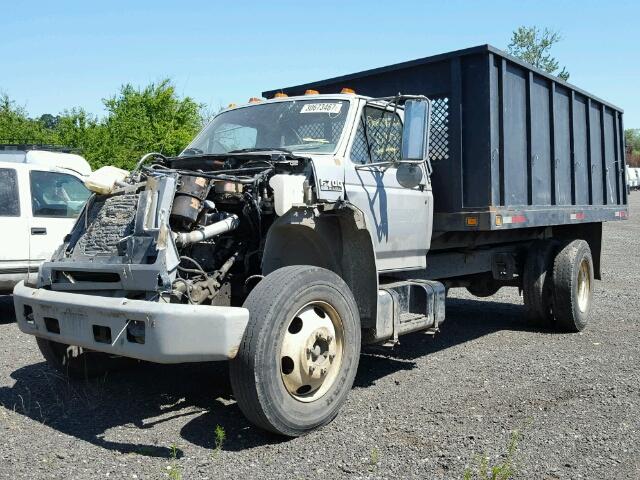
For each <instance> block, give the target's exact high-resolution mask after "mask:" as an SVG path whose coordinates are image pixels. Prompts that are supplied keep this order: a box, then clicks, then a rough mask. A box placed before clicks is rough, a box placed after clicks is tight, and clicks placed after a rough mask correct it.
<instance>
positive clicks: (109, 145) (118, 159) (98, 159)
mask: <svg viewBox="0 0 640 480" xmlns="http://www.w3.org/2000/svg"><path fill="white" fill-rule="evenodd" d="M103 102H104V105H105V107H106V109H107V112H108V113H107V117H106V118H105V119H104V120H103V121H102V122H101V123H100V127H101V128H100V129H98V130H99V131H98V132H95V134H96V135H97V136H98V138H97V139H96V142H97V144H96V145H95V147H96V148H99V150H98V151H96V152H92V154H91V156H92V160H93V163H94V164H96V165H104V164H110V165H116V166H119V167H122V168H129V169H130V168H132V167H133V166H134V165H135V163H136V162H137V161H138V159H139V158H140V157H141V156H142V155H143V154H144V153H147V152H151V151H158V152H160V153H163V154H165V155H176V154H178V153H179V152H180V150H182V149H183V148H184V147H185V146H186V145H187V143H189V141H190V140H191V139H192V138H193V137H194V135H195V134H196V133H197V132H198V130H200V128H201V125H202V120H201V117H200V111H201V109H202V105H200V104H198V103H196V102H195V101H194V100H193V99H192V98H190V97H184V98H179V97H178V95H177V94H176V90H175V87H174V85H173V84H172V83H171V81H170V80H169V79H164V80H162V81H160V82H159V83H152V84H150V85H148V86H147V87H145V88H142V89H138V88H135V87H133V86H132V85H130V84H127V85H124V86H122V87H121V89H120V92H119V93H118V94H117V95H114V96H113V97H110V98H107V99H105V100H103ZM87 153H88V152H87Z"/></svg>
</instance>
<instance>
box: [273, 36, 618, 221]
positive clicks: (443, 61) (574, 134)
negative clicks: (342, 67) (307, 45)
mask: <svg viewBox="0 0 640 480" xmlns="http://www.w3.org/2000/svg"><path fill="white" fill-rule="evenodd" d="M343 87H349V88H353V89H355V90H356V92H357V93H359V94H362V95H368V96H373V97H380V96H391V95H395V94H397V93H398V92H401V93H407V94H423V95H426V96H428V97H429V98H431V100H432V101H433V111H432V112H433V113H432V124H431V139H430V149H431V154H430V156H431V162H432V164H433V168H434V173H433V176H432V183H433V194H434V199H435V207H434V208H435V219H434V230H436V231H456V230H460V231H465V230H466V231H468V230H485V231H486V230H501V229H508V228H522V227H539V226H545V225H561V224H570V223H587V222H601V221H606V220H617V219H623V218H626V217H627V214H628V209H627V193H626V181H625V178H624V175H625V172H624V134H623V132H624V130H623V124H622V110H621V109H620V108H618V107H616V106H614V105H611V104H609V103H607V102H605V101H603V100H601V99H599V98H597V97H594V96H593V95H590V94H589V93H587V92H584V91H583V90H580V89H578V88H576V87H574V86H572V85H570V84H568V83H565V82H563V81H562V80H560V79H558V78H557V77H554V76H551V75H549V74H547V73H545V72H542V71H541V70H538V69H536V68H533V67H531V66H530V65H528V64H526V63H524V62H522V61H520V60H518V59H516V58H514V57H511V56H510V55H508V54H506V53H504V52H502V51H500V50H498V49H496V48H494V47H491V46H489V45H483V46H479V47H473V48H469V49H465V50H459V51H455V52H451V53H446V54H442V55H436V56H432V57H427V58H422V59H419V60H413V61H410V62H405V63H399V64H396V65H391V66H388V67H382V68H377V69H374V70H368V71H365V72H360V73H354V74H351V75H345V76H342V77H336V78H331V79H328V80H322V81H318V82H313V83H308V84H305V85H299V86H295V87H289V88H283V89H279V90H272V91H267V92H264V93H263V95H264V96H265V97H267V98H271V97H273V95H274V94H275V93H276V92H284V93H287V94H289V95H301V94H303V93H304V91H305V90H306V89H308V88H313V89H316V90H318V91H319V92H320V93H336V92H339V91H340V90H341V89H342V88H343Z"/></svg>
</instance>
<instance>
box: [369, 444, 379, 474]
mask: <svg viewBox="0 0 640 480" xmlns="http://www.w3.org/2000/svg"><path fill="white" fill-rule="evenodd" d="M379 462H380V451H379V450H378V447H373V448H372V449H371V453H370V454H369V470H370V471H373V470H375V469H376V468H378V463H379Z"/></svg>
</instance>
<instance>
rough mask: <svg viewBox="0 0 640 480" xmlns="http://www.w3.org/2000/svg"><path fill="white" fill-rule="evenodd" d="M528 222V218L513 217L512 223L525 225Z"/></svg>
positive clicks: (521, 216) (522, 216)
mask: <svg viewBox="0 0 640 480" xmlns="http://www.w3.org/2000/svg"><path fill="white" fill-rule="evenodd" d="M526 221H527V217H525V216H524V215H514V216H513V217H511V222H512V223H524V222H526Z"/></svg>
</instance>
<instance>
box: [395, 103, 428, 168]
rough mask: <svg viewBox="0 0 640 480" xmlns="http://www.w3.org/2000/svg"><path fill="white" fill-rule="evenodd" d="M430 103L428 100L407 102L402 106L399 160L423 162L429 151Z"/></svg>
mask: <svg viewBox="0 0 640 480" xmlns="http://www.w3.org/2000/svg"><path fill="white" fill-rule="evenodd" d="M430 119H431V103H430V102H429V101H428V100H426V99H425V100H407V101H406V102H405V104H404V125H403V126H402V156H401V160H409V161H412V162H423V161H424V160H426V158H427V152H428V150H429V123H430Z"/></svg>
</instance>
